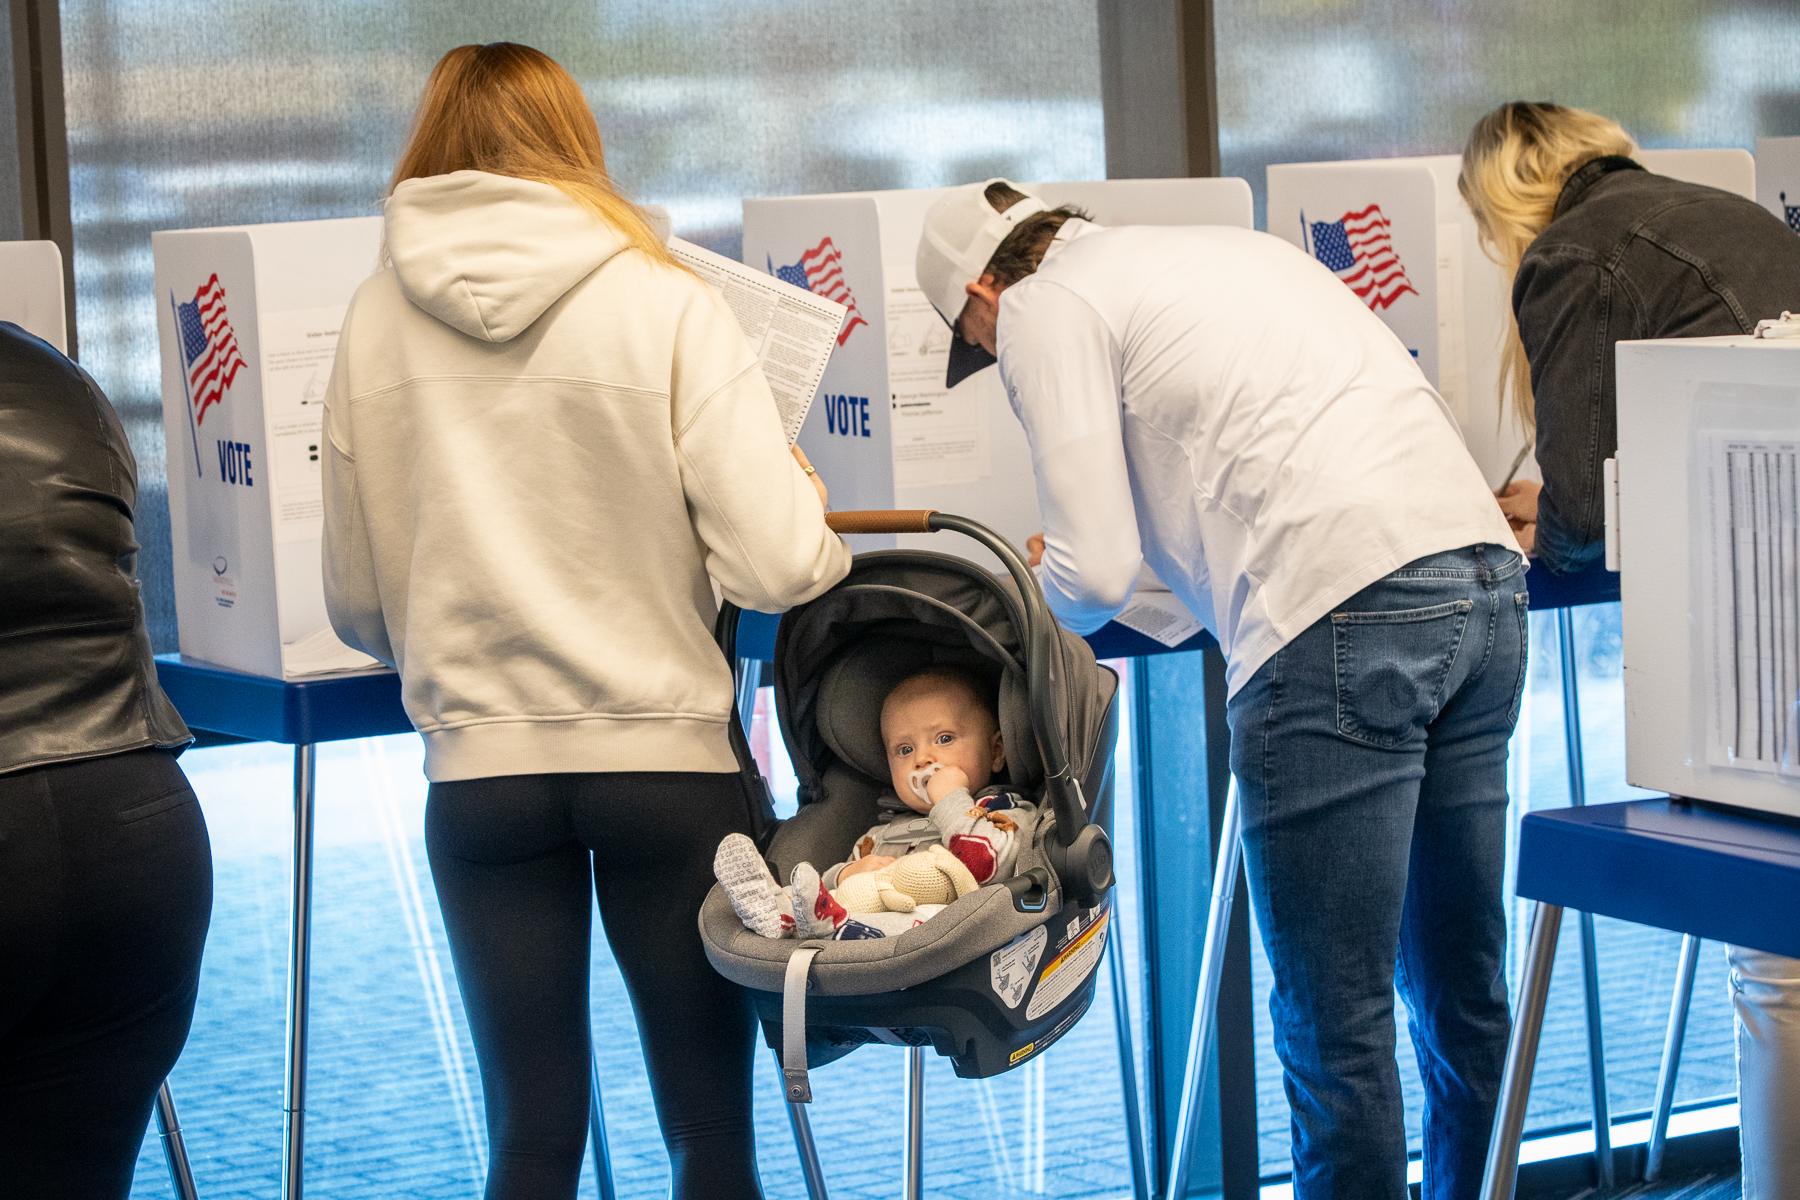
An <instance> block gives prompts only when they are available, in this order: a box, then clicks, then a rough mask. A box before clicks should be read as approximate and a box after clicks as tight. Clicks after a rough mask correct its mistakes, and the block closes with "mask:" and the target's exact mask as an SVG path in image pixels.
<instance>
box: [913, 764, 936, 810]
mask: <svg viewBox="0 0 1800 1200" xmlns="http://www.w3.org/2000/svg"><path fill="white" fill-rule="evenodd" d="M943 769H944V764H943V763H931V764H929V765H927V766H923V767H920V768H919V769H918V770H916V771H914V772H913V773H912V774H911V775H908V776H907V777H906V782H907V784H908V785H910V786H911V788H912V792H913V795H915V796H917V797H918V798H919V802H920V803H921V804H930V803H931V793H930V792H929V791H927V790H926V788H925V785H926V784H927V783H929V782H931V777H932V776H933V775H936V774H937V773H938V772H939V771H941V770H943Z"/></svg>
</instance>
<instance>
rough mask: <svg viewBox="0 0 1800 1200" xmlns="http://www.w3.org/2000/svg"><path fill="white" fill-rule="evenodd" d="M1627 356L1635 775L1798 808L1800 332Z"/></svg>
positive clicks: (1618, 561) (1628, 648)
mask: <svg viewBox="0 0 1800 1200" xmlns="http://www.w3.org/2000/svg"><path fill="white" fill-rule="evenodd" d="M1617 355H1618V358H1617V361H1618V372H1619V375H1618V382H1619V452H1618V457H1617V459H1616V460H1615V462H1614V464H1613V467H1612V470H1611V471H1610V472H1609V476H1610V478H1611V480H1612V484H1611V492H1610V494H1609V496H1608V505H1607V510H1608V511H1607V525H1608V530H1607V540H1608V547H1607V550H1608V558H1609V560H1610V562H1611V563H1612V564H1613V565H1615V566H1616V568H1617V569H1618V570H1619V571H1620V587H1621V594H1622V598H1623V601H1624V610H1623V617H1622V623H1623V635H1624V667H1625V708H1626V719H1625V755H1626V777H1627V779H1628V780H1629V781H1630V782H1631V783H1632V784H1634V785H1635V786H1638V787H1644V788H1651V789H1653V790H1656V791H1663V792H1670V793H1672V794H1674V795H1677V796H1688V797H1692V798H1695V799H1700V800H1712V801H1717V802H1719V803H1723V804H1733V805H1739V806H1743V807H1748V808H1757V809H1763V810H1766V811H1770V812H1778V813H1785V814H1788V815H1790V816H1800V336H1792V337H1785V338H1768V339H1762V338H1751V337H1710V338H1687V339H1669V340H1661V341H1646V342H1622V343H1620V344H1619V346H1618V351H1617Z"/></svg>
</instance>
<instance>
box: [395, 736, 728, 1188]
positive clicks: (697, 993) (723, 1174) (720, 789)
mask: <svg viewBox="0 0 1800 1200" xmlns="http://www.w3.org/2000/svg"><path fill="white" fill-rule="evenodd" d="M746 816H747V814H746V813H745V810H744V804H743V801H742V799H741V798H740V792H739V791H738V783H737V776H735V775H707V774H682V773H674V772H646V773H630V774H625V773H621V774H605V775H509V776H504V777H500V778H494V779H471V780H463V781H459V782H454V783H434V784H432V785H431V792H430V798H429V800H428V801H427V803H426V808H425V846H426V850H427V852H428V853H429V855H430V857H431V875H432V879H433V880H434V881H435V882H436V884H437V894H438V903H439V905H440V906H441V907H442V908H443V912H444V927H445V930H446V931H447V932H448V934H449V936H450V953H451V956H452V958H453V959H454V960H455V963H456V981H457V984H458V986H459V987H460V988H461V990H462V998H463V1007H464V1008H465V1009H466V1010H467V1011H468V1014H469V1028H470V1031H471V1033H472V1034H473V1035H474V1039H475V1057H476V1059H477V1061H478V1062H479V1063H480V1065H481V1086H482V1091H483V1093H484V1095H485V1098H486V1104H487V1123H488V1142H489V1150H490V1159H491V1163H492V1165H491V1167H490V1169H489V1172H488V1180H487V1197H488V1200H540V1198H542V1200H567V1198H568V1197H572V1196H574V1195H575V1189H576V1185H577V1183H578V1180H579V1177H580V1173H581V1160H582V1153H583V1149H584V1147H585V1146H586V1144H587V1106H588V1028H589V1026H588V961H589V928H590V922H589V914H590V913H591V911H592V908H593V904H592V901H591V900H590V899H589V896H590V887H589V883H588V877H589V872H590V870H591V872H592V875H593V885H592V886H593V889H594V890H595V891H597V892H598V894H599V899H600V920H601V923H602V924H603V925H604V926H605V928H606V937H607V941H608V942H609V943H610V944H611V946H612V951H613V956H614V958H615V959H617V961H618V964H619V970H620V972H621V973H622V974H623V975H624V977H625V987H626V990H627V991H628V992H629V993H630V995H631V1004H632V1008H633V1010H634V1011H635V1012H636V1014H637V1022H638V1029H639V1031H640V1033H641V1034H642V1037H643V1043H644V1056H645V1058H646V1060H647V1062H648V1066H649V1070H650V1090H651V1094H652V1095H653V1096H654V1098H655V1100H656V1115H657V1120H658V1122H659V1123H660V1124H661V1126H662V1133H663V1140H664V1142H665V1143H666V1144H667V1145H668V1150H669V1165H670V1174H671V1178H672V1182H673V1189H672V1196H673V1200H760V1198H761V1196H762V1189H761V1186H760V1184H759V1183H758V1180H757V1175H756V1148H755V1136H754V1130H753V1126H752V1122H751V1102H750V1068H751V1055H752V1051H753V1048H754V1047H753V1044H752V1042H753V1034H754V1029H753V1021H752V1016H751V1013H750V1008H749V1004H748V1001H747V1000H746V999H745V998H744V996H743V994H742V993H741V992H740V991H739V990H738V989H737V988H736V987H734V986H733V985H731V984H730V983H727V982H726V981H725V980H724V979H722V978H720V977H719V976H718V975H717V974H716V973H715V972H714V971H713V969H712V967H711V966H710V965H709V964H708V963H707V961H706V955H705V952H704V951H703V950H702V948H701V944H700V933H699V929H698V925H697V919H698V916H699V912H700V903H701V901H702V900H703V899H704V898H705V896H706V892H707V889H708V888H710V887H711V886H712V883H713V875H712V860H713V851H714V849H715V848H716V847H717V846H718V844H719V839H721V838H722V837H724V836H725V835H726V834H728V833H732V832H738V831H742V830H743V829H744V827H745V825H746V824H747V820H746Z"/></svg>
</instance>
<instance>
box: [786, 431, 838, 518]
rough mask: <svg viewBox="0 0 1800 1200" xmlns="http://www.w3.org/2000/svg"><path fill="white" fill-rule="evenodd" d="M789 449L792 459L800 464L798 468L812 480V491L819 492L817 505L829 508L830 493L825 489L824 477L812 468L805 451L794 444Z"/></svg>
mask: <svg viewBox="0 0 1800 1200" xmlns="http://www.w3.org/2000/svg"><path fill="white" fill-rule="evenodd" d="M791 449H792V451H793V455H794V461H795V462H797V463H799V464H800V469H801V470H802V471H805V472H806V477H807V478H808V479H809V480H811V481H812V485H813V491H815V492H817V493H819V507H820V508H830V507H831V494H830V493H829V492H828V491H826V489H825V479H824V477H823V476H821V475H820V474H819V472H818V471H817V470H816V469H814V467H813V465H812V461H811V460H810V459H808V458H807V457H806V451H804V450H802V449H801V448H800V447H799V446H794V447H792V448H791Z"/></svg>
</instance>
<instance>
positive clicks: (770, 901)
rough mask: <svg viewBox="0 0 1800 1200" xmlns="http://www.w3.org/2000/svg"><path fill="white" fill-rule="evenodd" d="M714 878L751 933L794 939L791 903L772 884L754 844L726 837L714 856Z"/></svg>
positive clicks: (736, 836) (772, 878) (738, 835)
mask: <svg viewBox="0 0 1800 1200" xmlns="http://www.w3.org/2000/svg"><path fill="white" fill-rule="evenodd" d="M713 874H714V875H715V876H717V878H718V880H719V882H720V883H721V884H723V885H724V887H725V894H726V895H727V896H728V897H730V898H731V907H732V909H733V910H734V911H735V912H736V913H737V915H738V919H739V920H741V921H742V922H743V923H744V925H745V926H746V927H747V928H748V929H749V930H750V932H752V933H756V934H761V935H762V936H763V937H766V938H782V937H793V936H794V904H793V899H792V897H791V895H790V894H789V892H788V890H787V889H786V888H784V887H782V886H781V885H780V884H778V883H776V882H775V876H774V875H773V874H771V873H770V871H769V866H768V864H767V863H765V862H763V857H762V855H761V854H759V853H758V852H757V849H756V843H755V842H753V841H751V840H750V839H749V838H747V837H745V836H744V835H743V834H741V833H733V834H728V835H727V836H726V838H725V840H724V841H722V842H720V843H719V849H718V851H717V852H716V853H715V854H714V855H713Z"/></svg>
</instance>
